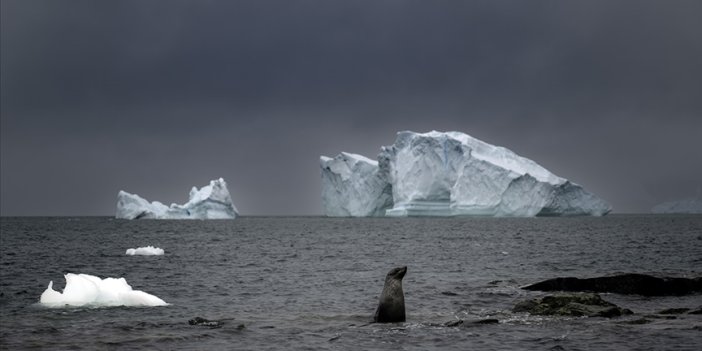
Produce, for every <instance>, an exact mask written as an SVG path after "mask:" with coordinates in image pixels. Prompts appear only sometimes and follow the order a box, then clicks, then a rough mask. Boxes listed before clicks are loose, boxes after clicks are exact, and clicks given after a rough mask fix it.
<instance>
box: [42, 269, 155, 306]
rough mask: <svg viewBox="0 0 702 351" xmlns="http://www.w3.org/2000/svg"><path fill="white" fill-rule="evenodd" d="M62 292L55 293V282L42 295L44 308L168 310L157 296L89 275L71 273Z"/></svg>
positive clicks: (113, 280) (123, 281)
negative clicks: (131, 307) (144, 308)
mask: <svg viewBox="0 0 702 351" xmlns="http://www.w3.org/2000/svg"><path fill="white" fill-rule="evenodd" d="M64 277H65V278H66V287H65V288H64V289H63V292H62V293H61V292H58V291H56V290H54V289H53V285H54V282H53V281H50V282H49V286H48V287H47V288H46V290H45V291H44V292H43V293H42V294H41V297H40V299H39V303H40V304H41V305H42V306H45V307H81V306H88V307H112V306H166V305H168V303H166V302H165V301H163V300H161V299H160V298H158V297H157V296H154V295H151V294H149V293H146V292H143V291H140V290H134V289H132V287H131V286H130V285H129V284H127V280H126V279H124V278H105V279H100V278H99V277H96V276H94V275H89V274H74V273H68V274H66V275H64Z"/></svg>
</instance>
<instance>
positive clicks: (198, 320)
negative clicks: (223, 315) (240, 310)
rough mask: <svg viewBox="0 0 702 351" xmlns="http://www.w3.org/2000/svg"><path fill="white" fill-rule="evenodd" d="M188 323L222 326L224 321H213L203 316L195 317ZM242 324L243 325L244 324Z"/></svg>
mask: <svg viewBox="0 0 702 351" xmlns="http://www.w3.org/2000/svg"><path fill="white" fill-rule="evenodd" d="M188 324H190V325H199V326H203V327H210V328H219V327H221V326H222V322H220V321H211V320H209V319H205V318H202V317H195V318H193V319H191V320H189V321H188ZM241 326H243V324H242V325H241ZM240 329H241V328H240Z"/></svg>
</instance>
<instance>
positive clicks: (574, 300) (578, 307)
mask: <svg viewBox="0 0 702 351" xmlns="http://www.w3.org/2000/svg"><path fill="white" fill-rule="evenodd" d="M512 311H513V312H528V313H530V314H534V315H540V316H572V317H581V316H587V317H605V318H611V317H618V316H622V315H627V314H632V313H633V312H631V310H628V309H625V308H621V307H619V306H617V305H615V304H613V303H610V302H607V301H605V300H603V299H602V298H601V297H600V295H598V294H590V293H578V294H564V295H549V296H544V297H542V298H537V299H532V300H527V301H522V302H520V303H518V304H517V305H515V306H514V308H513V309H512Z"/></svg>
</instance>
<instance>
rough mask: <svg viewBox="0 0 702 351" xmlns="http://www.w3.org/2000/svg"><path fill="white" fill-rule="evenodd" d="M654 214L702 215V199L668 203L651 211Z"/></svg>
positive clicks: (661, 204)
mask: <svg viewBox="0 0 702 351" xmlns="http://www.w3.org/2000/svg"><path fill="white" fill-rule="evenodd" d="M651 212H652V213H690V214H695V213H702V198H697V199H686V200H678V201H668V202H663V203H660V204H658V205H656V206H654V207H653V208H652V209H651Z"/></svg>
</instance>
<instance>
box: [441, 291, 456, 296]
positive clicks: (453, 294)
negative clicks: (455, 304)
mask: <svg viewBox="0 0 702 351" xmlns="http://www.w3.org/2000/svg"><path fill="white" fill-rule="evenodd" d="M441 295H446V296H456V295H458V294H456V293H455V292H452V291H442V292H441Z"/></svg>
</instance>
